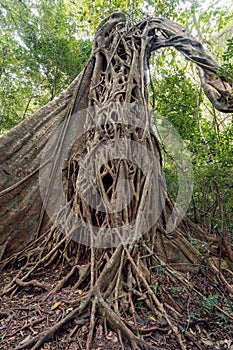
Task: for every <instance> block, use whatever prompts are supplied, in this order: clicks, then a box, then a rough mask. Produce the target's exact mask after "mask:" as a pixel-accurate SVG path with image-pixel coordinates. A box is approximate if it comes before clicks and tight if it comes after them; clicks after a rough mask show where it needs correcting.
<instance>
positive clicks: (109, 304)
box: [0, 13, 233, 349]
mask: <svg viewBox="0 0 233 350" xmlns="http://www.w3.org/2000/svg"><path fill="white" fill-rule="evenodd" d="M166 46H174V47H175V48H176V49H177V50H179V51H180V52H181V53H183V54H184V56H185V57H186V58H187V59H189V60H191V61H193V62H195V63H196V64H197V65H198V66H199V67H201V68H202V72H203V74H201V83H202V85H203V89H204V91H205V93H206V95H207V96H208V98H209V99H210V101H211V102H212V103H213V105H214V106H215V107H216V108H217V109H219V110H220V111H222V112H232V111H233V98H232V94H231V87H230V85H229V84H228V83H227V82H226V81H225V79H224V78H223V77H220V78H217V77H216V73H217V71H218V68H219V67H218V65H217V64H216V63H215V62H214V61H213V60H212V59H211V58H210V57H209V56H208V55H206V54H205V52H204V50H203V48H202V46H201V44H200V43H198V42H197V41H196V40H195V39H194V38H193V37H192V36H191V35H190V34H189V33H187V32H186V30H185V29H184V28H183V27H181V26H180V25H178V24H175V23H173V22H171V21H169V20H168V19H165V18H149V19H147V20H144V21H143V22H141V23H139V24H138V25H135V26H130V24H129V23H127V22H126V18H125V16H124V15H123V14H122V13H115V14H113V15H112V16H110V17H109V18H107V19H106V21H105V22H104V23H103V25H102V26H101V27H100V28H99V29H98V30H97V33H96V36H95V42H94V47H93V51H92V56H91V58H90V60H89V62H88V63H87V65H86V67H85V69H84V71H83V72H82V73H81V74H80V75H79V76H78V77H77V78H76V79H75V81H74V82H73V83H72V84H71V86H70V87H69V88H68V89H67V90H66V91H65V92H64V93H63V94H62V95H61V96H60V97H58V98H57V99H55V100H54V101H52V102H50V103H49V104H47V105H46V106H45V107H43V108H42V109H40V110H39V111H38V112H37V113H35V114H34V115H32V116H31V117H30V118H28V119H26V120H24V121H23V122H22V123H21V124H19V125H18V126H17V127H16V128H14V129H13V130H11V131H10V132H8V133H7V134H6V135H4V136H3V137H2V142H1V145H0V147H1V152H0V154H1V158H0V159H1V169H0V178H1V184H2V185H1V193H0V196H1V197H0V200H1V208H2V211H1V217H0V219H1V231H0V249H1V251H0V256H1V257H2V266H3V267H6V266H9V265H10V264H12V263H15V262H16V261H20V262H21V264H22V265H23V267H22V270H21V272H19V274H18V275H17V278H16V279H14V280H13V281H11V283H10V284H8V285H7V286H6V287H5V289H4V291H3V293H4V294H7V293H16V292H17V290H18V289H19V288H21V287H22V286H24V285H27V282H28V283H30V278H32V276H33V273H34V272H35V271H36V270H37V268H38V267H39V266H41V265H43V264H46V265H47V266H48V265H50V264H52V263H53V262H54V261H56V262H57V263H58V261H62V260H64V259H72V258H75V265H74V268H73V269H72V271H71V272H70V274H69V275H68V276H67V278H66V279H65V281H64V280H62V281H60V283H59V284H58V285H57V286H56V287H55V288H54V289H53V290H52V291H50V292H49V294H51V293H55V292H57V291H58V290H60V289H61V288H62V287H63V285H64V283H66V282H68V281H69V279H70V278H71V277H72V275H73V277H74V278H75V279H76V283H75V287H74V288H75V289H77V288H79V287H80V286H82V289H85V295H83V296H80V297H79V298H77V300H76V301H75V302H74V305H75V309H74V311H72V312H71V313H69V314H68V315H67V316H66V317H64V318H63V319H62V320H61V321H60V322H59V324H56V325H55V326H54V327H53V328H52V329H49V330H48V331H47V333H46V332H44V333H43V334H42V336H41V335H40V336H37V337H35V338H33V339H32V340H30V341H29V342H28V343H27V344H25V345H21V347H20V349H23V348H26V347H29V348H30V347H32V346H34V347H33V349H38V348H40V346H41V344H43V342H45V341H47V340H49V339H51V338H52V336H53V334H54V333H55V332H56V331H57V330H58V329H59V328H61V327H62V326H63V325H64V324H65V323H67V322H68V321H70V320H72V319H74V318H75V317H76V316H77V315H81V314H83V313H84V314H85V313H88V312H90V304H91V305H92V306H91V313H92V314H91V317H90V328H89V336H88V337H87V343H86V344H87V345H86V348H87V349H90V348H91V343H92V339H93V334H94V329H95V325H96V322H95V321H96V317H97V315H98V314H100V315H104V316H105V317H106V319H107V321H108V324H109V325H110V326H111V327H112V328H113V329H114V330H116V331H118V337H119V340H120V341H121V339H122V338H121V336H122V335H123V336H124V337H125V339H127V340H128V341H129V342H130V344H131V347H132V348H133V349H136V348H156V347H153V345H152V342H151V341H150V340H147V337H146V336H145V337H144V340H143V339H142V337H141V336H140V335H139V334H140V332H138V325H137V321H136V319H137V315H136V311H135V300H136V299H141V300H143V303H144V305H145V307H146V308H148V309H149V310H150V311H151V312H152V313H153V314H154V315H156V316H155V317H156V320H157V323H158V324H160V323H161V322H162V321H161V320H162V319H163V321H164V322H165V323H166V325H167V326H168V327H169V328H170V329H171V330H172V332H173V334H174V335H175V337H176V342H177V344H178V346H179V347H180V348H181V349H186V341H187V338H186V337H185V335H182V334H181V333H180V332H179V326H178V324H177V322H176V321H175V320H174V319H173V317H171V315H170V314H169V308H166V307H165V306H164V305H163V303H162V302H161V298H160V299H159V298H158V297H157V295H156V294H155V293H154V290H153V288H152V287H151V285H152V284H153V283H152V282H153V269H154V268H156V266H162V267H163V268H164V270H165V271H166V272H165V273H166V275H167V276H168V277H167V278H170V279H171V280H172V279H173V281H174V280H175V281H179V283H183V284H184V285H187V284H188V282H187V280H186V278H185V275H182V274H181V271H184V272H187V271H189V273H192V272H194V271H195V268H196V266H197V265H199V266H201V265H202V264H203V262H204V260H205V259H204V257H203V255H201V254H200V251H199V250H198V247H196V246H193V245H192V244H191V240H190V238H192V239H194V238H195V239H197V240H198V241H199V242H202V244H203V245H202V249H204V250H205V249H206V251H207V248H208V246H207V242H206V237H205V233H204V232H203V231H201V230H200V228H198V227H196V226H194V225H193V224H192V223H190V222H189V221H188V220H187V219H184V220H183V221H182V222H181V219H182V217H181V214H180V213H178V212H177V211H176V208H174V205H173V203H172V201H171V199H170V197H169V194H168V193H167V191H166V186H165V182H164V179H163V175H162V169H161V163H162V160H161V154H160V150H159V144H158V142H157V139H156V137H155V135H154V133H153V131H152V125H151V115H152V111H151V110H150V108H149V105H150V103H149V92H148V87H149V85H150V80H149V78H148V77H149V74H148V69H149V60H150V55H151V54H152V52H153V51H155V50H157V49H159V48H161V47H166ZM203 247H204V248H203ZM205 263H206V261H205ZM171 264H172V265H171ZM83 265H85V268H84V267H83ZM171 266H172V267H171ZM208 266H209V269H210V271H211V273H212V274H214V275H218V276H220V277H219V278H220V280H221V283H222V284H223V285H224V287H225V288H226V290H227V292H228V293H232V291H233V288H232V286H231V285H230V283H228V282H227V279H226V278H227V277H229V276H230V278H231V279H232V273H231V272H229V274H228V275H227V273H226V274H225V275H223V273H222V272H221V271H219V269H218V268H217V266H216V264H215V260H214V258H213V257H212V255H210V256H208ZM178 270H179V271H180V272H178ZM25 283H26V284H25ZM177 283H178V282H177ZM189 287H191V288H192V290H193V291H194V290H195V286H189ZM134 293H135V295H134ZM196 293H197V294H198V291H197V290H196ZM144 294H145V295H146V296H147V297H146V298H144ZM125 314H127V315H129V316H131V317H132V318H133V321H134V324H133V326H130V325H129V323H128V321H127V317H126V316H124V315H125ZM227 316H229V315H227ZM229 317H230V316H229ZM141 334H142V333H141ZM148 339H149V338H148Z"/></svg>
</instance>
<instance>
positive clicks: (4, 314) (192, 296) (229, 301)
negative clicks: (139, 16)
mask: <svg viewBox="0 0 233 350" xmlns="http://www.w3.org/2000/svg"><path fill="white" fill-rule="evenodd" d="M70 268H71V267H70V265H69V264H67V266H59V267H54V268H50V269H41V270H39V271H37V273H36V274H35V275H34V278H35V279H37V280H38V281H40V282H46V284H48V285H49V286H51V289H52V288H53V287H54V286H55V284H56V283H57V282H58V281H59V280H61V279H62V278H63V277H64V276H65V275H66V274H67V272H68V271H69V270H70ZM16 274H17V269H14V270H10V269H8V270H4V271H3V272H1V275H0V290H2V289H3V287H4V286H5V285H6V284H7V283H9V282H10V281H11V280H12V278H13V277H14V276H15V275H16ZM187 277H188V278H190V282H192V283H193V282H195V285H196V287H197V285H198V288H199V290H200V291H201V292H202V293H203V295H205V297H204V299H203V300H200V298H198V296H197V295H196V293H192V292H190V290H189V291H188V290H187V289H186V288H185V287H184V286H183V285H181V284H180V285H179V283H177V284H176V285H174V283H171V281H170V280H169V278H168V277H167V276H166V275H165V274H164V273H163V271H157V273H156V274H155V279H154V281H153V283H154V291H155V293H156V294H157V296H158V298H159V299H160V301H161V302H162V303H163V305H164V307H165V308H166V310H167V312H169V314H170V315H171V317H173V320H174V321H175V322H176V324H177V327H178V329H179V331H180V333H181V334H182V335H183V336H184V338H185V344H186V347H187V350H195V349H216V350H217V349H219V350H221V349H228V350H233V323H232V321H230V320H229V319H227V317H225V316H224V314H222V313H221V312H220V311H219V310H218V309H216V307H215V305H216V304H217V305H218V306H219V308H223V309H224V310H225V311H226V312H227V313H229V314H231V315H232V316H233V296H232V295H229V294H228V293H227V292H225V291H224V290H223V289H222V290H221V288H220V289H217V288H219V287H216V286H215V282H214V281H211V280H210V279H209V277H206V275H205V273H204V272H203V271H200V270H199V271H197V272H196V273H194V274H193V275H192V276H187ZM80 293H85V291H82V290H78V291H75V290H74V289H73V287H72V281H71V282H70V284H69V285H68V286H65V287H64V288H63V289H62V290H61V291H60V292H59V293H57V294H55V295H50V296H49V297H48V298H47V299H45V296H46V294H47V291H45V290H42V289H41V288H39V287H24V288H21V289H20V290H19V291H18V293H17V294H15V295H13V296H6V295H4V296H1V299H0V349H1V350H10V349H17V348H18V347H19V346H22V345H23V344H24V343H26V342H27V341H28V340H30V339H31V338H32V337H34V336H36V335H38V334H39V333H40V332H43V331H44V330H45V329H48V328H49V327H51V326H53V325H54V324H55V323H57V322H59V320H61V319H62V318H63V317H64V316H65V315H67V314H68V313H69V312H71V311H72V309H73V308H72V306H71V301H72V300H75V299H77V298H78V295H79V294H80ZM145 293H146V292H145ZM173 308H174V309H173ZM136 311H137V315H138V317H137V327H138V330H139V333H140V334H141V336H142V337H143V338H144V339H147V341H148V342H149V343H150V344H151V345H154V346H155V348H158V349H164V350H166V349H167V350H168V349H173V350H176V349H177V350H178V349H179V346H178V344H177V343H176V339H175V336H174V335H173V334H172V332H171V330H170V329H169V328H168V326H167V324H166V323H164V322H158V320H156V317H155V316H154V315H151V314H148V312H147V310H146V308H145V306H142V305H141V303H140V301H138V303H137V310H136ZM84 317H85V316H84ZM79 321H80V320H79V319H78V318H76V319H75V320H74V321H72V322H71V323H69V324H67V325H65V327H63V329H62V330H60V331H58V333H57V334H55V336H54V339H53V341H52V342H48V343H45V344H44V345H43V346H42V347H41V349H51V350H52V349H54V350H55V349H56V350H59V349H62V350H65V349H67V350H68V349H69V350H78V349H85V343H86V339H87V335H88V331H89V317H88V316H87V319H86V324H85V325H83V322H82V326H80V322H79ZM82 321H83V320H82ZM127 322H128V325H129V326H130V324H133V320H132V319H130V318H129V319H128V320H127ZM123 340H124V339H123ZM124 348H125V350H130V349H131V347H130V346H129V345H127V343H126V344H125V345H124ZM92 349H93V350H118V349H122V347H121V345H120V342H119V340H118V337H117V334H116V333H115V332H114V330H111V329H110V328H109V327H108V326H107V323H106V322H105V321H104V320H103V319H102V318H101V316H99V318H98V320H97V323H96V327H95V338H94V341H93V347H92Z"/></svg>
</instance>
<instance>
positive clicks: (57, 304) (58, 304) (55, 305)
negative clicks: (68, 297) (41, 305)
mask: <svg viewBox="0 0 233 350" xmlns="http://www.w3.org/2000/svg"><path fill="white" fill-rule="evenodd" d="M60 305H61V301H58V302H57V303H55V304H54V305H53V306H51V310H52V311H53V310H55V309H56V308H57V307H58V306H60Z"/></svg>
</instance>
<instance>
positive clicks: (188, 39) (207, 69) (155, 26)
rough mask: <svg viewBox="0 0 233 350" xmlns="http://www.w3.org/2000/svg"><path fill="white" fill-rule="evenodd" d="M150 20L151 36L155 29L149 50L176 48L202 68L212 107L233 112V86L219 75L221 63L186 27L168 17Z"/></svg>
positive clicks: (149, 29)
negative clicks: (207, 51)
mask: <svg viewBox="0 0 233 350" xmlns="http://www.w3.org/2000/svg"><path fill="white" fill-rule="evenodd" d="M149 22H150V25H149V27H148V35H149V34H150V33H151V32H152V31H154V32H153V36H151V39H150V42H149V50H150V52H151V53H152V52H153V51H155V50H157V49H159V48H161V47H166V46H172V47H174V48H176V49H177V50H178V51H179V52H181V53H182V54H183V55H184V56H185V58H187V59H188V60H190V61H192V62H194V63H195V64H197V65H198V66H199V67H200V68H202V70H200V71H199V75H200V80H201V85H202V87H203V90H204V92H205V94H206V96H207V97H208V98H209V100H210V102H211V103H212V104H213V106H214V107H215V108H216V109H217V110H219V111H220V112H224V113H232V112H233V93H232V88H233V87H232V86H231V85H230V84H229V83H228V82H227V80H226V79H225V78H224V77H222V76H218V71H219V68H220V67H219V65H218V64H217V63H216V62H215V61H214V60H213V59H212V58H211V57H210V56H209V55H207V54H206V52H205V50H204V48H203V46H202V45H201V43H200V42H199V41H197V40H196V39H195V38H194V37H193V36H192V35H191V34H190V33H189V32H188V31H187V30H186V29H185V28H184V27H183V26H181V25H179V24H177V23H174V22H172V21H170V20H168V19H167V18H152V19H151V20H149Z"/></svg>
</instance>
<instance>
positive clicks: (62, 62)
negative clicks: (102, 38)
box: [0, 0, 92, 131]
mask: <svg viewBox="0 0 233 350" xmlns="http://www.w3.org/2000/svg"><path fill="white" fill-rule="evenodd" d="M1 5H2V8H1V17H2V21H1V24H0V26H1V34H0V43H1V47H2V51H1V56H0V60H1V62H0V63H1V70H0V74H1V78H0V79H1V80H0V83H1V91H0V99H1V120H0V124H1V128H2V130H3V131H4V130H7V129H9V128H11V127H13V126H14V125H16V124H17V123H18V122H19V121H20V120H22V119H23V118H25V117H26V116H28V115H30V114H31V113H32V112H34V111H35V110H37V109H38V108H39V107H40V106H42V105H44V104H45V103H46V102H48V101H49V100H51V99H53V98H54V97H55V96H56V95H58V94H59V93H60V92H61V91H62V90H63V89H64V88H66V87H67V85H68V84H69V83H70V82H71V81H72V80H73V79H74V78H75V76H76V75H77V74H78V73H79V72H80V71H81V70H82V68H83V66H84V64H85V63H86V61H87V59H88V57H89V55H90V51H91V46H92V44H91V41H90V40H89V39H78V38H77V37H76V32H77V27H78V24H77V19H76V18H75V17H72V16H71V15H70V12H69V7H68V5H66V2H65V1H63V0H56V1H54V2H51V1H49V0H41V1H40V2H31V1H22V2H19V1H16V0H14V1H9V0H3V1H2V2H1Z"/></svg>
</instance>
